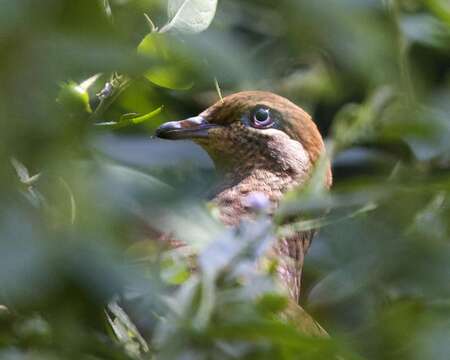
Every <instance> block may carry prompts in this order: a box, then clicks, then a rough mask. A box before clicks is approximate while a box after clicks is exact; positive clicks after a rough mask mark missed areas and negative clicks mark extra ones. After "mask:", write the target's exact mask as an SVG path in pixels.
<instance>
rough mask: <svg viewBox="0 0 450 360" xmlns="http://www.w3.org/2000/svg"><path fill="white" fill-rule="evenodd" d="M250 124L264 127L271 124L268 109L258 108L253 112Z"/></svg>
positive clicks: (260, 127) (259, 127)
mask: <svg viewBox="0 0 450 360" xmlns="http://www.w3.org/2000/svg"><path fill="white" fill-rule="evenodd" d="M252 124H253V126H254V127H255V128H258V129H264V128H267V127H270V126H272V125H273V121H272V118H271V116H270V109H268V108H259V109H257V110H256V111H255V112H254V113H253V119H252Z"/></svg>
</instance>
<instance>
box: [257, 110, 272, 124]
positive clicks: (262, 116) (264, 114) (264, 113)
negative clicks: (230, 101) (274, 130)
mask: <svg viewBox="0 0 450 360" xmlns="http://www.w3.org/2000/svg"><path fill="white" fill-rule="evenodd" d="M268 118H269V110H267V109H259V110H257V111H256V113H255V119H256V120H258V121H261V122H263V121H266V120H267V119H268Z"/></svg>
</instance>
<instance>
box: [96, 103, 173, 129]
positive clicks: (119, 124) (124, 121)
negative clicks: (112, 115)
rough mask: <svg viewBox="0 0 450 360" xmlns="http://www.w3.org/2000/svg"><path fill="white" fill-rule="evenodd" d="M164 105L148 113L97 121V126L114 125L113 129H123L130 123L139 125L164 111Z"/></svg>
mask: <svg viewBox="0 0 450 360" xmlns="http://www.w3.org/2000/svg"><path fill="white" fill-rule="evenodd" d="M163 109H164V106H160V107H159V108H157V109H156V110H153V111H151V112H149V113H147V114H144V115H138V114H124V115H122V116H121V117H120V119H119V121H110V122H101V123H96V124H95V125H96V126H102V127H112V128H113V129H121V128H123V127H126V126H130V125H138V124H142V123H144V122H146V121H148V120H150V119H151V118H154V117H155V116H157V115H159V114H161V112H162V111H163Z"/></svg>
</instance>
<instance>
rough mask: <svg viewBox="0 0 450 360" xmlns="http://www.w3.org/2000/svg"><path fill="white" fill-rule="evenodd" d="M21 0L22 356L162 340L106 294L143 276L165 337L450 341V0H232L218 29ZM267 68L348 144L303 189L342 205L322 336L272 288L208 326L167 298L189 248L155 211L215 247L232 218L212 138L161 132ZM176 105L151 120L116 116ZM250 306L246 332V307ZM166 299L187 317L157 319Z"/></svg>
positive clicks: (12, 350) (8, 204)
mask: <svg viewBox="0 0 450 360" xmlns="http://www.w3.org/2000/svg"><path fill="white" fill-rule="evenodd" d="M0 9H1V10H0V54H1V56H0V128H1V130H0V163H1V164H2V166H1V167H0V183H1V187H0V305H2V304H3V305H4V306H6V307H7V310H6V309H4V308H3V307H0V357H2V358H5V359H53V358H61V357H63V358H72V357H73V358H77V359H78V358H90V359H92V358H108V359H109V358H114V359H121V358H130V357H134V358H140V357H143V358H145V357H150V355H145V354H144V355H142V354H140V355H139V354H138V352H139V351H137V350H136V349H135V348H134V347H133V346H135V347H136V346H137V345H136V341H135V339H131V340H130V344H129V346H128V348H127V347H126V346H124V345H123V343H121V342H118V341H115V338H114V336H108V330H107V329H108V328H109V327H108V324H107V322H106V318H105V315H104V311H103V305H104V304H105V303H106V302H108V301H110V300H111V298H112V297H113V296H114V294H116V293H118V292H119V290H123V289H124V288H125V289H127V291H129V292H130V293H139V294H146V299H147V300H146V301H145V304H142V308H141V310H140V311H141V312H140V315H139V316H140V317H141V318H143V319H144V320H145V321H148V322H149V323H151V324H152V325H151V326H153V327H155V328H156V329H155V333H156V334H157V336H158V339H159V340H158V346H157V348H158V349H159V350H160V352H161V357H163V358H171V359H172V358H173V359H175V358H183V359H202V358H205V359H206V358H210V356H215V357H217V358H224V359H225V358H236V357H240V358H259V359H261V358H273V357H274V356H275V357H277V358H282V359H285V358H286V359H291V358H296V357H297V356H298V354H301V353H302V352H303V353H304V354H305V355H304V357H305V358H311V359H323V358H325V357H326V356H331V355H330V354H334V351H341V350H342V349H344V350H342V351H344V352H348V356H350V358H352V357H354V358H367V359H392V358H396V359H423V358H431V359H437V360H439V359H447V357H448V353H449V352H450V348H449V346H450V345H449V344H448V341H447V339H448V337H449V336H450V330H449V329H450V316H449V315H450V289H449V287H448V283H449V280H450V263H449V261H448V259H449V258H450V243H449V238H450V225H449V220H448V219H449V218H450V202H449V191H450V172H449V166H450V163H449V161H450V142H449V138H450V6H449V5H448V2H447V1H446V0H423V1H420V0H398V1H394V0H391V1H389V0H386V1H381V0H340V1H329V0H316V1H306V0H305V1H299V0H281V1H277V3H276V5H274V3H273V2H272V1H268V0H267V1H265V0H252V1H238V0H222V1H220V0H219V2H218V7H217V12H216V15H215V17H214V20H213V22H212V24H211V26H210V27H209V28H208V30H206V31H204V32H202V33H199V34H178V33H163V34H160V33H157V32H153V33H151V22H153V23H154V25H155V26H157V27H159V28H161V27H162V26H163V25H164V24H165V23H166V22H167V13H166V2H165V1H151V0H109V1H93V0H78V1H76V2H74V1H69V0H67V1H66V0H41V1H39V3H36V2H35V1H31V0H29V1H27V0H16V1H8V0H6V1H0ZM144 13H145V14H147V15H148V17H149V18H150V19H151V20H147V19H146V17H145V16H144ZM96 74H98V76H97V78H96V79H95V81H93V82H92V84H91V85H90V86H89V88H87V89H84V88H82V89H81V90H80V88H79V86H80V84H82V82H83V81H85V80H86V79H88V78H90V77H92V76H94V75H96ZM114 74H116V75H114ZM107 83H109V84H111V87H112V88H111V89H110V88H109V87H108V86H107ZM218 88H219V89H218ZM250 89H251V90H268V91H272V92H275V93H278V94H280V95H283V96H285V97H287V98H289V99H290V100H292V101H293V102H295V103H296V104H298V105H299V106H301V107H303V108H304V109H305V110H307V111H308V112H309V113H310V114H311V115H312V116H313V118H314V120H315V122H316V123H317V125H318V127H319V129H320V130H321V133H322V134H323V135H324V137H325V138H326V142H327V145H328V148H329V153H330V156H331V157H332V162H333V171H334V183H335V185H334V187H333V189H332V191H331V193H329V194H324V193H320V192H319V193H317V192H314V191H312V190H311V191H305V192H299V193H298V194H296V196H293V197H291V198H290V199H289V201H286V203H285V204H284V207H282V210H281V211H282V212H284V213H283V214H284V215H289V214H294V213H295V214H298V213H301V214H303V215H304V216H305V218H307V219H312V218H317V217H318V216H319V215H320V214H323V212H324V211H329V213H328V215H327V216H326V217H325V218H323V217H320V218H319V219H318V221H317V225H318V227H320V228H321V229H320V232H319V236H318V237H316V238H315V240H314V242H313V245H312V248H311V250H310V253H309V254H308V255H307V257H306V269H305V292H304V296H303V299H302V301H301V302H302V305H304V306H305V308H306V309H307V310H308V311H309V312H311V313H312V314H313V315H314V316H315V318H316V319H317V320H318V321H319V322H320V323H321V325H322V326H323V327H325V328H326V329H327V330H328V331H329V332H330V334H331V335H332V337H333V340H330V341H329V342H328V341H324V342H323V343H322V342H320V341H316V340H312V339H304V338H303V337H300V338H301V339H303V342H301V341H300V340H299V338H297V337H296V336H297V335H296V334H292V333H291V332H289V331H290V330H289V331H288V330H287V329H285V328H283V329H284V330H283V331H286V333H283V334H284V335H283V336H284V338H281V337H282V336H279V331H280V330H279V328H277V327H276V326H277V324H276V323H270V324H269V325H267V323H265V322H263V320H267V313H269V312H270V311H272V310H273V311H275V312H276V311H277V309H278V307H280V306H281V305H280V304H279V303H278V302H277V301H276V300H273V299H272V300H273V301H272V302H271V301H269V300H267V302H265V303H264V304H265V305H264V306H266V305H267V304H269V305H267V309H266V308H264V309H266V310H267V313H266V312H264V311H266V310H264V311H263V315H261V314H260V313H258V312H257V310H256V309H260V307H258V306H261V304H259V303H258V304H253V303H251V302H249V301H244V300H242V302H241V303H240V302H239V301H237V302H236V303H233V306H235V307H232V306H228V305H227V306H225V305H223V304H222V305H223V306H222V305H221V304H215V306H216V307H215V308H214V309H215V310H214V311H215V314H216V315H215V316H216V317H212V318H211V319H210V320H211V321H210V322H207V324H206V325H205V324H203V326H200V327H199V325H198V323H197V322H196V321H197V320H198V319H197V318H196V317H195V316H194V315H192V313H195V311H193V312H190V311H189V309H187V308H186V309H184V311H185V312H184V313H182V314H181V315H180V317H178V318H175V319H172V318H171V315H170V314H171V313H170V311H171V310H170V309H169V310H167V306H166V304H165V303H164V302H163V301H162V300H161V299H162V298H166V297H168V298H169V299H170V298H171V297H172V298H173V299H175V298H176V296H175V295H174V293H173V291H172V290H173V287H174V286H175V285H180V284H181V286H183V285H182V284H185V281H186V278H187V277H188V274H187V273H188V270H187V268H186V266H182V265H179V262H178V259H177V258H169V259H166V258H165V257H162V258H161V255H160V254H159V252H158V250H157V249H156V248H157V247H158V246H157V245H155V244H154V242H152V241H149V238H151V235H148V231H147V230H148V227H151V226H154V225H155V224H156V225H157V226H163V227H164V228H166V229H170V230H172V231H174V232H175V233H183V234H184V236H185V237H186V240H187V241H191V242H192V243H199V244H200V245H199V248H200V249H203V247H202V244H204V243H206V242H208V241H214V239H217V238H220V237H221V236H222V240H223V237H224V236H225V235H223V229H221V228H220V227H219V226H218V225H217V224H215V223H213V222H212V221H211V219H210V218H209V217H208V216H207V215H206V210H205V208H204V206H203V203H202V201H203V198H204V196H205V194H206V193H207V190H208V187H209V186H210V185H211V184H212V183H213V182H214V177H215V175H214V171H213V168H212V163H211V161H210V160H209V159H208V157H207V155H206V154H205V153H204V152H203V151H202V150H201V149H200V148H199V147H198V146H196V145H194V144H192V143H190V142H176V143H172V142H166V141H162V140H157V139H153V138H152V135H153V133H154V130H155V129H156V128H157V127H158V126H159V125H160V124H161V123H163V122H165V121H169V120H179V119H183V118H185V117H190V116H194V115H197V114H198V113H199V112H200V111H202V110H203V109H205V108H206V107H208V106H209V105H211V104H212V103H213V102H215V101H217V100H218V99H219V91H220V92H222V93H223V95H226V94H229V93H233V92H237V91H240V90H250ZM101 93H103V95H102V94H101ZM98 94H100V95H98ZM103 98H104V99H106V100H102V99H103ZM102 102H103V105H102ZM161 106H163V109H162V110H161V111H160V112H158V114H157V115H155V116H153V117H152V118H151V119H149V120H147V121H145V122H142V123H141V124H138V125H130V124H128V125H130V126H126V127H125V126H124V127H120V128H117V127H114V126H107V125H103V126H98V125H95V124H96V123H110V122H121V121H123V120H124V119H125V118H126V116H125V118H124V115H125V114H129V113H137V114H148V113H151V112H152V111H154V110H156V109H159V108H160V107H161ZM99 109H100V110H99ZM36 174H40V176H38V177H33V176H34V175H36ZM167 214H172V215H170V216H169V218H170V219H169V220H167V221H166V222H164V221H163V220H162V218H164V216H166V215H167ZM217 234H222V235H217ZM226 234H227V235H226V236H230V237H232V236H233V235H232V234H229V233H226ZM251 234H252V233H251V232H250V235H248V236H250V237H251V236H253V235H254V234H253V235H251ZM230 241H231V240H230ZM236 246H237V245H236ZM223 256H225V255H223ZM225 257H226V256H225ZM137 259H138V260H140V261H137V262H136V260H137ZM180 263H182V262H181V261H180ZM269 277H270V276H269V275H267V279H268V278H269ZM253 285H254V288H252V289H251V291H255V292H257V291H262V292H264V291H265V290H264V289H265V288H264V286H263V285H261V283H258V282H255V284H253ZM214 291H216V293H215V296H216V297H217V298H221V297H222V296H223V297H225V295H224V294H226V291H227V288H226V287H225V286H224V287H223V288H221V287H220V285H218V286H217V287H216V288H215V290H214ZM240 291H242V293H241V292H240ZM245 291H247V292H248V291H250V290H249V289H247V288H246V287H245V286H244V285H243V286H242V288H239V287H238V288H237V290H236V294H237V295H236V296H238V295H242V294H243V293H244V292H245ZM269 293H270V291H269ZM130 296H132V295H130ZM238 298H239V296H238ZM242 299H245V296H244V295H242ZM193 306H194V305H193ZM244 308H245V311H243V310H242V309H244ZM142 309H143V310H142ZM241 310H242V314H243V315H241V320H242V324H240V327H235V328H234V333H235V334H233V336H231V335H230V332H233V326H232V325H230V324H229V323H228V322H227V319H228V318H232V317H233V316H232V315H233V314H234V315H236V314H241V313H240V312H239V311H241ZM254 312H256V313H257V314H258V315H255V314H254ZM155 314H159V315H158V316H156V315H155ZM161 314H162V315H161ZM166 314H169V315H167V318H168V319H172V320H171V324H172V325H173V326H172V327H170V329H168V328H164V325H157V324H159V321H160V320H161V319H160V317H165V316H166ZM172 315H173V314H172ZM258 316H260V317H258ZM213 320H214V321H213ZM162 323H163V324H164V321H163V322H162ZM261 324H266V327H264V326H263V325H261ZM272 325H273V326H272ZM226 326H230V327H231V331H230V330H229V328H226ZM225 328H226V329H228V332H227V331H225V330H224V329H225ZM255 329H260V331H257V330H255ZM291 330H292V331H294V330H293V329H291ZM167 334H171V336H166V337H164V335H167ZM116 335H117V334H116ZM289 336H292V337H289ZM286 339H287V340H286ZM130 348H131V350H130ZM217 349H220V351H219V350H217ZM336 349H338V350H336ZM211 354H213V355H211ZM182 356H183V357H182Z"/></svg>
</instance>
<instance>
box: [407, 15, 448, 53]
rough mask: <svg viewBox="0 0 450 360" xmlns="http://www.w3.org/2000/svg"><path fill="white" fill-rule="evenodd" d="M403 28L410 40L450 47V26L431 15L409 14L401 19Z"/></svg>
mask: <svg viewBox="0 0 450 360" xmlns="http://www.w3.org/2000/svg"><path fill="white" fill-rule="evenodd" d="M401 28H402V30H403V32H404V34H405V36H406V38H407V39H408V40H409V41H410V42H417V43H420V44H424V45H428V46H432V47H436V48H438V49H443V50H448V49H450V26H446V25H444V24H443V23H441V22H440V21H439V20H437V19H436V18H434V17H432V16H430V15H408V16H404V17H403V18H402V20H401Z"/></svg>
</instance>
